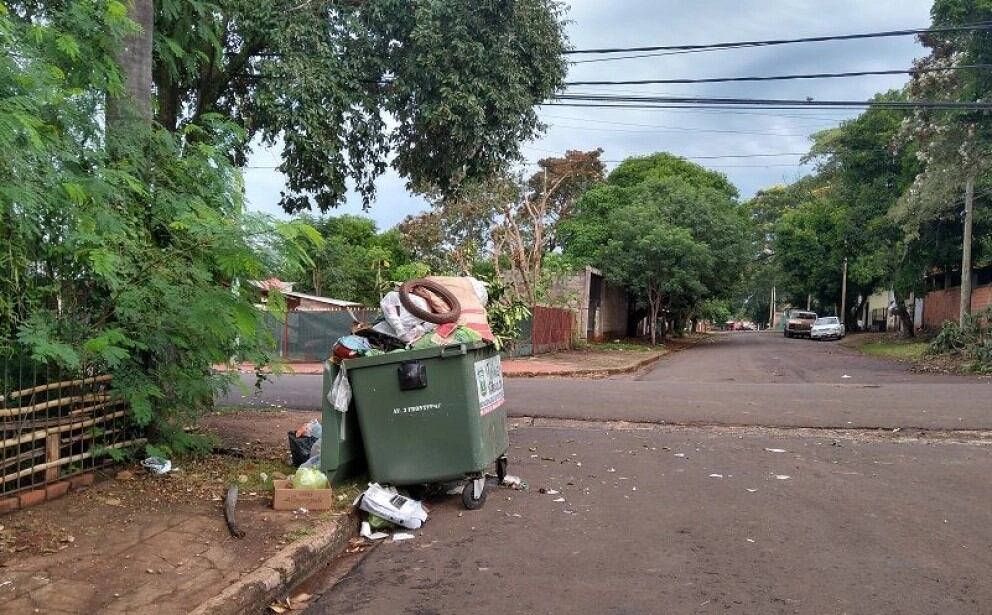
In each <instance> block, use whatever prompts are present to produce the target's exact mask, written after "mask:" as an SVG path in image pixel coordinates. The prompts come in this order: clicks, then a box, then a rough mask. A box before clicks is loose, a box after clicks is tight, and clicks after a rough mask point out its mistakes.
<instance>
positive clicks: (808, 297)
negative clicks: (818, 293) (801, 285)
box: [806, 293, 813, 312]
mask: <svg viewBox="0 0 992 615" xmlns="http://www.w3.org/2000/svg"><path fill="white" fill-rule="evenodd" d="M812 309H813V293H807V294H806V311H807V312H808V311H810V310H812Z"/></svg>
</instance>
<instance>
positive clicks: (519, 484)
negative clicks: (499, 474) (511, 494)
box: [502, 474, 530, 491]
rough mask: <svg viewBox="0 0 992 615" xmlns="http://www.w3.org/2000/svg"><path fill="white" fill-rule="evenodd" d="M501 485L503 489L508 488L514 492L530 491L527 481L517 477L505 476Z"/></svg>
mask: <svg viewBox="0 0 992 615" xmlns="http://www.w3.org/2000/svg"><path fill="white" fill-rule="evenodd" d="M502 484H503V486H504V487H509V488H510V489H513V490H514V491H529V490H530V485H529V484H528V483H527V481H525V480H524V479H522V478H520V477H519V476H512V475H510V474H507V475H506V476H504V477H503V483H502Z"/></svg>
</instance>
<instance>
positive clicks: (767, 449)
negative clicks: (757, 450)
mask: <svg viewBox="0 0 992 615" xmlns="http://www.w3.org/2000/svg"><path fill="white" fill-rule="evenodd" d="M765 452H768V453H787V452H788V451H786V450H785V449H784V448H766V449H765Z"/></svg>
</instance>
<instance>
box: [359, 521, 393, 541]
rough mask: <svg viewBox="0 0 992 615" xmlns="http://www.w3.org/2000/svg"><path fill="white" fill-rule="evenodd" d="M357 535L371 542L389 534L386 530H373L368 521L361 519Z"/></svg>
mask: <svg viewBox="0 0 992 615" xmlns="http://www.w3.org/2000/svg"><path fill="white" fill-rule="evenodd" d="M358 535H359V536H361V537H362V538H366V539H368V540H371V541H373V542H374V541H376V540H382V539H384V538H389V534H387V533H386V532H373V531H372V526H371V525H369V522H368V521H362V525H361V529H360V530H359V532H358Z"/></svg>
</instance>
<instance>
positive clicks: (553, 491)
mask: <svg viewBox="0 0 992 615" xmlns="http://www.w3.org/2000/svg"><path fill="white" fill-rule="evenodd" d="M537 492H538V493H543V494H545V495H558V492H557V491H555V490H554V489H545V488H544V487H541V488H540V489H538V490H537Z"/></svg>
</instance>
